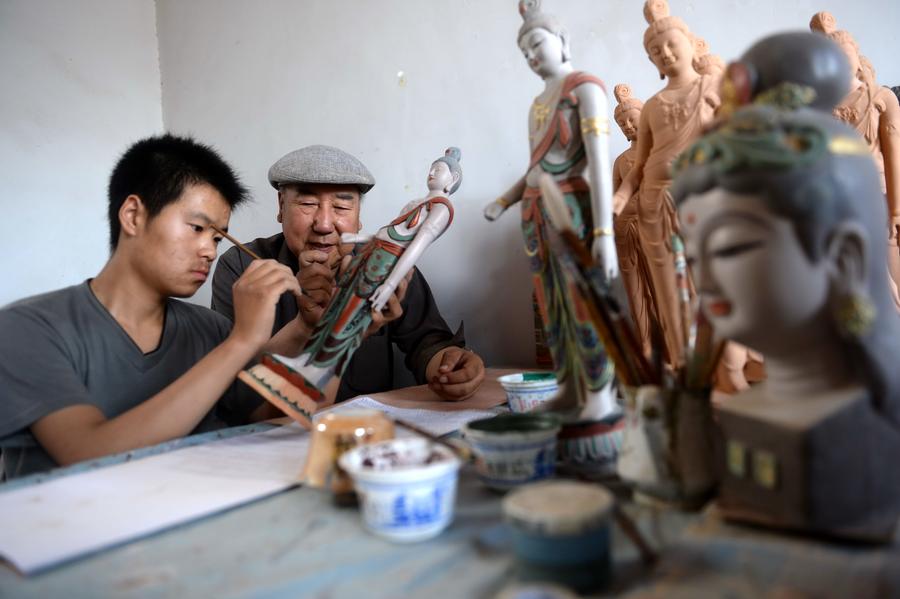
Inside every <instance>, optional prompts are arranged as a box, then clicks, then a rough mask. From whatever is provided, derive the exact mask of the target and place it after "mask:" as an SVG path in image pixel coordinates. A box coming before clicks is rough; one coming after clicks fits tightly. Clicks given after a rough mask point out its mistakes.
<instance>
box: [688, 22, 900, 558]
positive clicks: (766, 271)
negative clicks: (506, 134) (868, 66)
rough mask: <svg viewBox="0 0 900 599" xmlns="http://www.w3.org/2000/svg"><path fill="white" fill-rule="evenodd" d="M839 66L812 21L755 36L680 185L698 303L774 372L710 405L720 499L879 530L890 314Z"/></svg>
mask: <svg viewBox="0 0 900 599" xmlns="http://www.w3.org/2000/svg"><path fill="white" fill-rule="evenodd" d="M784 56H791V57H792V59H791V60H790V61H786V60H784V59H783V57H784ZM812 65H815V66H816V68H815V69H813V68H810V67H811V66H812ZM848 81H849V65H848V64H847V61H846V59H845V58H844V56H843V53H842V52H841V50H840V48H839V47H838V46H837V45H835V44H834V43H832V42H831V41H830V40H828V39H827V38H825V37H823V36H819V35H815V34H810V33H802V32H800V33H787V34H780V35H775V36H771V37H769V38H766V39H764V40H762V41H761V42H759V43H757V44H756V45H755V46H753V47H752V48H751V49H750V50H749V51H748V52H747V53H745V54H744V56H743V57H742V58H741V60H740V62H738V63H736V64H734V65H732V66H730V67H729V80H728V82H727V85H726V86H725V87H726V88H730V91H729V93H728V94H727V95H729V96H731V97H733V98H744V99H752V98H754V97H755V102H756V104H755V105H753V106H750V107H745V108H742V109H739V110H737V111H736V112H734V114H733V115H732V116H731V117H730V118H729V119H727V120H725V121H724V122H723V123H722V124H720V126H719V127H718V128H717V129H716V130H715V131H713V132H711V133H709V134H707V135H705V136H704V137H703V138H701V139H700V140H699V141H698V142H697V143H695V144H694V145H693V146H692V147H691V148H690V149H689V150H688V151H687V152H686V153H684V155H682V157H681V158H679V160H678V163H677V164H676V167H675V170H676V179H675V184H674V186H673V196H674V198H675V200H676V202H677V203H678V212H679V217H680V219H681V223H682V227H683V229H682V232H683V234H684V237H685V241H686V247H687V255H688V258H689V259H690V260H692V262H693V264H694V277H695V284H696V286H697V290H698V292H699V294H700V298H701V302H700V303H701V307H702V310H703V312H704V314H705V315H706V316H707V317H708V318H709V320H710V321H711V323H712V324H713V326H714V327H715V330H716V331H717V333H718V334H720V335H721V336H723V337H726V338H729V339H735V340H737V341H739V342H740V343H743V344H746V345H747V346H749V347H752V348H754V349H756V350H759V351H761V352H762V353H763V354H764V355H765V356H766V369H767V375H768V378H767V380H766V381H765V382H763V383H761V384H759V385H756V386H753V387H751V388H750V389H748V390H746V391H745V392H743V393H741V394H740V395H739V396H738V398H737V399H736V401H732V402H727V403H725V404H723V405H722V406H721V407H720V409H719V412H718V423H719V426H720V428H721V432H722V435H723V437H724V452H723V456H722V462H721V467H720V468H721V475H722V476H721V481H720V487H719V504H720V508H721V510H722V512H723V513H724V514H725V516H726V517H728V518H732V519H736V520H744V521H749V522H753V523H757V524H762V525H766V526H773V527H778V528H785V529H793V530H798V531H804V532H811V533H815V534H822V535H831V536H837V537H842V538H852V539H863V540H874V541H885V540H888V539H890V538H891V537H892V535H893V531H894V528H895V524H896V522H897V519H898V517H900V477H897V476H895V474H894V473H893V472H892V471H889V470H890V469H888V470H885V467H884V464H892V463H893V462H894V461H896V460H898V459H900V369H898V368H897V367H896V359H897V355H900V316H898V315H897V313H896V311H895V310H894V307H893V301H892V298H891V293H890V289H889V280H888V278H887V277H885V276H884V260H885V259H886V257H885V247H886V241H887V234H886V231H885V228H884V204H883V202H884V200H883V197H882V194H881V177H880V175H879V172H878V170H877V168H876V166H875V163H874V162H873V161H872V159H871V153H870V151H869V146H868V144H867V142H866V140H865V139H864V138H863V137H862V136H860V135H859V134H858V133H857V132H856V131H855V130H854V129H853V128H851V127H849V126H848V125H846V124H844V123H841V122H839V121H837V120H835V119H833V118H832V116H831V114H830V110H831V109H832V108H833V107H834V106H835V105H836V104H837V103H838V102H839V101H840V100H841V99H842V98H843V97H844V95H845V94H846V89H847V84H848ZM804 104H814V105H817V106H819V107H821V108H824V109H825V110H827V111H828V112H825V111H823V110H816V109H811V108H804V107H802V106H803V105H804Z"/></svg>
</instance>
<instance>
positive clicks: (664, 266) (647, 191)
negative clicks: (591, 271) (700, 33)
mask: <svg viewBox="0 0 900 599" xmlns="http://www.w3.org/2000/svg"><path fill="white" fill-rule="evenodd" d="M644 17H645V18H646V19H647V22H648V23H649V24H650V26H649V27H648V28H647V31H646V32H645V33H644V48H645V49H646V50H647V54H648V55H649V58H650V61H651V62H653V64H654V65H655V66H656V68H657V69H658V70H659V75H660V77H661V78H663V79H667V83H666V87H665V88H664V89H663V90H662V91H660V92H658V93H657V94H656V95H654V96H653V97H651V98H650V99H649V100H647V102H646V103H645V104H644V108H643V110H642V111H641V121H640V126H639V127H638V134H637V137H638V142H637V150H636V152H635V160H634V166H633V167H632V168H631V171H630V172H629V173H628V175H627V176H626V177H625V178H624V180H623V181H622V184H621V185H620V186H619V188H618V189H617V190H616V193H615V197H614V204H615V207H616V212H617V213H619V212H621V211H622V210H624V209H625V207H626V206H627V204H628V201H629V200H631V198H632V196H634V194H635V193H637V194H638V200H637V201H638V206H637V209H638V237H639V238H640V243H641V249H642V251H643V253H644V256H645V258H646V264H647V266H648V269H649V271H650V279H651V284H652V288H651V289H650V291H649V293H647V292H643V293H642V294H641V297H645V296H647V295H649V296H650V297H652V298H653V300H654V304H655V305H654V307H653V308H654V309H653V310H652V312H653V313H654V314H655V315H656V316H657V317H658V320H659V326H660V327H661V329H662V338H663V341H664V342H665V348H664V349H665V355H666V361H667V362H668V363H669V365H670V366H673V367H675V366H679V365H680V364H681V362H682V361H683V353H684V347H685V343H686V334H687V331H684V330H683V329H684V326H683V324H682V318H681V314H682V309H681V304H680V300H679V290H678V287H677V284H676V274H675V255H674V252H673V249H672V235H673V234H677V233H678V225H677V222H676V219H675V210H674V207H673V206H672V198H671V196H670V194H669V185H670V184H671V178H670V174H669V165H670V163H671V162H672V160H673V159H674V158H675V156H677V155H678V154H679V153H680V152H682V151H683V150H684V149H685V148H687V147H688V145H689V144H690V143H691V141H693V140H694V138H696V137H697V136H698V135H699V134H700V133H701V132H702V130H703V128H704V126H706V125H707V124H709V123H710V122H712V120H713V117H714V113H715V110H716V107H717V106H718V105H719V94H718V90H719V80H720V76H719V74H718V73H719V72H720V71H719V69H717V68H715V65H717V64H718V62H719V61H717V60H714V59H711V58H708V57H706V44H705V42H703V41H702V40H700V39H698V38H696V37H695V36H694V35H693V34H692V33H691V31H690V30H689V29H688V27H687V25H686V24H685V23H684V21H682V20H681V19H680V18H678V17H673V16H669V6H668V4H667V3H666V1H665V0H649V1H648V2H646V3H645V4H644ZM698 69H699V71H698ZM700 71H702V72H703V73H705V74H701V72H700ZM635 302H638V303H639V302H640V298H635V299H634V300H632V303H635Z"/></svg>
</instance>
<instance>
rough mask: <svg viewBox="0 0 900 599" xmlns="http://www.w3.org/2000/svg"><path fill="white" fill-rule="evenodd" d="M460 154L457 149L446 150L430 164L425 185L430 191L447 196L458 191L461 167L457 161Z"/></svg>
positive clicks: (460, 181)
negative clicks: (440, 192)
mask: <svg viewBox="0 0 900 599" xmlns="http://www.w3.org/2000/svg"><path fill="white" fill-rule="evenodd" d="M461 158H462V153H461V152H460V151H459V148H454V147H451V148H447V151H446V152H444V155H443V156H441V157H440V158H438V159H437V160H435V161H434V162H432V163H431V168H430V169H429V170H428V180H427V185H428V189H429V190H430V191H442V192H444V193H446V194H447V195H450V194H452V193H453V192H454V191H456V190H457V189H459V185H460V183H462V167H461V166H460V165H459V161H460V159H461Z"/></svg>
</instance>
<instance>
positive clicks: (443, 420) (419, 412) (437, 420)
mask: <svg viewBox="0 0 900 599" xmlns="http://www.w3.org/2000/svg"><path fill="white" fill-rule="evenodd" d="M361 408H367V409H376V410H381V411H382V412H385V413H387V415H388V416H390V417H391V418H395V419H398V420H404V421H406V422H409V423H411V424H414V425H416V426H418V427H419V428H421V429H424V430H426V431H428V432H429V433H431V434H433V435H438V436H441V435H446V434H447V433H452V432H453V431H455V430H459V429H461V428H462V426H463V425H464V424H466V423H467V422H471V421H472V420H477V419H479V418H490V417H491V416H496V415H497V413H498V412H497V411H493V410H455V411H452V412H439V411H437V410H423V409H417V408H396V407H394V406H389V405H387V404H383V403H381V402H380V401H378V400H376V399H373V398H371V397H368V396H366V395H363V396H360V397H357V398H356V399H353V400H351V401H347V402H344V403H340V404H338V405H337V406H336V407H334V408H332V409H331V410H329V411H331V412H340V411H343V410H352V409H361Z"/></svg>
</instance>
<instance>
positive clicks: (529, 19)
mask: <svg viewBox="0 0 900 599" xmlns="http://www.w3.org/2000/svg"><path fill="white" fill-rule="evenodd" d="M519 14H520V15H522V19H523V20H524V21H525V22H524V23H522V26H521V27H519V35H518V38H517V39H519V38H521V37H522V36H523V35H525V34H526V33H528V32H529V31H531V30H532V29H534V28H536V27H540V28H541V29H546V30H547V31H549V32H550V33H552V34H554V35H559V34H561V33H564V32H565V31H566V28H565V27H563V26H562V23H560V22H559V19H557V18H556V17H554V16H553V15H551V14H548V13H545V12H543V11H542V10H541V0H519Z"/></svg>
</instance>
